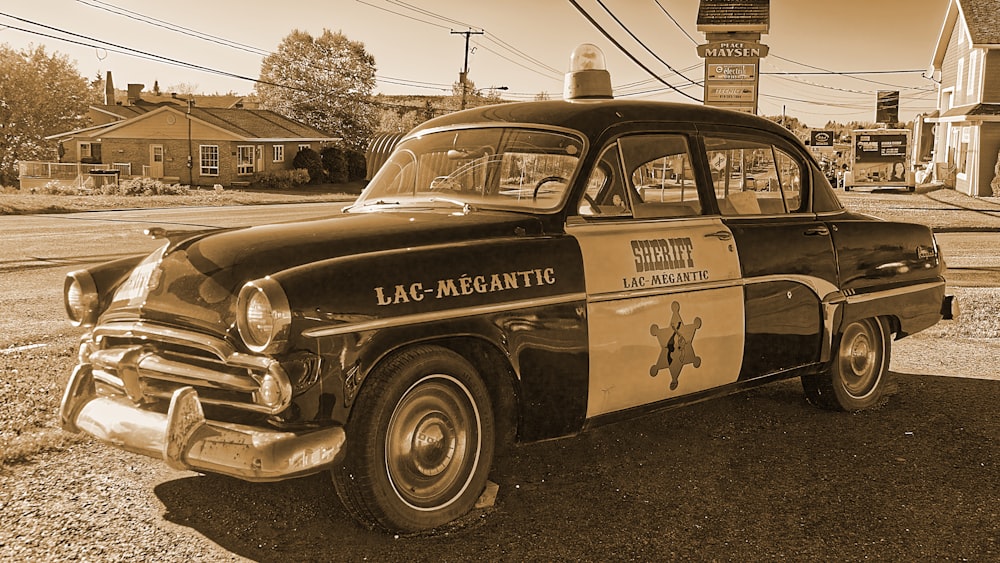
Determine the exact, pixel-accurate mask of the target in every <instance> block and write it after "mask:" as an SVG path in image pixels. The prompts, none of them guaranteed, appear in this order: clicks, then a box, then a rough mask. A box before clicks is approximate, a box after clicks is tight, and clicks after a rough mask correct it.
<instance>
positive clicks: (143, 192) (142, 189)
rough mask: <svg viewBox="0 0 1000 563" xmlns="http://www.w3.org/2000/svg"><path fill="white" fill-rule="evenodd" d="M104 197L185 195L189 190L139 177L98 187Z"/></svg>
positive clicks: (177, 185) (184, 187)
mask: <svg viewBox="0 0 1000 563" xmlns="http://www.w3.org/2000/svg"><path fill="white" fill-rule="evenodd" d="M99 190H100V193H101V194H104V195H124V196H151V195H187V194H189V193H191V188H189V187H188V186H182V185H180V184H164V183H163V182H161V181H159V180H157V179H156V178H147V177H145V176H139V177H137V178H130V179H128V180H122V181H120V182H118V185H117V186H116V185H114V184H106V185H104V186H101V187H100V189H99Z"/></svg>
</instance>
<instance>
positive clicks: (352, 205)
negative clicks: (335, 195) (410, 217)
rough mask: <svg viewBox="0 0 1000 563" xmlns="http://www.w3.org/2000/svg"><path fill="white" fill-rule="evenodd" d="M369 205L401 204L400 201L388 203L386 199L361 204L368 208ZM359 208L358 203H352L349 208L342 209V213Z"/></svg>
mask: <svg viewBox="0 0 1000 563" xmlns="http://www.w3.org/2000/svg"><path fill="white" fill-rule="evenodd" d="M369 205H399V202H398V201H386V200H384V199H379V200H376V201H366V202H364V203H362V204H361V207H368V206H369ZM357 206H358V204H357V203H352V204H351V205H348V206H347V207H345V208H343V209H341V211H342V212H344V211H348V210H350V209H353V208H355V207H357Z"/></svg>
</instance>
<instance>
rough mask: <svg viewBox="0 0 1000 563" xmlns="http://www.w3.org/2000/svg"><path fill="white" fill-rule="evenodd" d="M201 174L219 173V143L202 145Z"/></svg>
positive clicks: (215, 174)
mask: <svg viewBox="0 0 1000 563" xmlns="http://www.w3.org/2000/svg"><path fill="white" fill-rule="evenodd" d="M200 149H201V175H202V176H218V175H219V145H201V146H200Z"/></svg>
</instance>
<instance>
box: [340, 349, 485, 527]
mask: <svg viewBox="0 0 1000 563" xmlns="http://www.w3.org/2000/svg"><path fill="white" fill-rule="evenodd" d="M495 434H496V432H495V428H494V419H493V410H492V407H491V403H490V396H489V391H488V390H487V388H486V385H485V384H484V383H483V381H482V379H481V378H480V376H479V374H478V373H477V371H476V369H475V368H474V367H473V366H472V365H471V364H470V363H469V362H468V361H466V360H465V359H464V358H462V357H461V356H459V355H458V354H456V353H455V352H452V351H450V350H447V349H444V348H440V347H437V346H420V347H416V348H412V349H410V350H407V351H404V352H402V353H399V354H397V355H395V356H394V357H392V358H390V359H388V360H386V361H384V362H383V363H382V364H380V366H379V367H377V368H376V369H375V370H374V371H373V372H372V374H371V375H369V376H368V380H367V381H366V382H365V385H364V387H363V388H362V390H361V393H360V394H359V396H358V399H357V401H356V402H355V404H354V407H353V411H352V414H351V420H350V422H349V423H348V428H347V450H346V452H345V455H344V461H343V463H342V464H341V465H340V466H339V467H337V468H335V469H334V470H333V482H334V485H335V486H336V489H337V493H338V495H339V496H340V498H341V500H342V501H343V502H344V505H345V506H346V508H347V509H348V510H349V511H350V512H351V513H352V514H353V516H355V517H356V518H358V519H359V520H360V521H362V522H364V523H366V524H370V525H375V526H379V527H382V528H384V529H386V530H389V531H404V532H414V531H420V530H426V529H431V528H435V527H437V526H440V525H442V524H445V523H447V522H450V521H452V520H454V519H456V518H458V517H460V516H462V515H464V514H466V513H467V512H469V511H470V510H472V508H473V506H474V505H475V503H476V500H477V499H478V498H479V496H480V494H481V493H482V492H483V489H484V488H485V487H486V480H487V477H488V475H489V470H490V465H491V464H492V462H493V452H494V446H495V439H496V436H495Z"/></svg>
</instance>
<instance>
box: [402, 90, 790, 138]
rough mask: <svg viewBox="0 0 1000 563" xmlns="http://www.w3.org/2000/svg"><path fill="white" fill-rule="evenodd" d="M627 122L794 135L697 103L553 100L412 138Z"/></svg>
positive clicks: (472, 113)
mask: <svg viewBox="0 0 1000 563" xmlns="http://www.w3.org/2000/svg"><path fill="white" fill-rule="evenodd" d="M628 122H663V123H685V124H689V125H693V126H695V127H697V126H698V125H715V126H719V125H729V126H739V127H747V128H752V129H757V130H762V131H768V132H770V133H772V134H777V135H781V136H783V137H784V138H786V139H791V138H794V135H792V134H791V133H790V132H789V131H788V130H786V129H784V128H783V127H781V126H779V125H778V124H776V123H774V122H772V121H769V120H767V119H764V118H762V117H757V116H755V115H751V114H747V113H741V112H737V111H732V110H726V109H721V108H715V107H709V106H701V105H695V104H685V103H674V102H656V101H645V100H616V99H607V100H581V101H563V100H551V101H541V102H517V103H507V104H497V105H490V106H482V107H478V108H473V109H467V110H463V111H458V112H454V113H450V114H447V115H444V116H441V117H437V118H434V119H431V120H428V121H426V122H424V123H422V124H421V125H419V126H418V127H417V128H415V129H414V130H413V131H411V132H410V134H409V135H408V136H410V135H414V134H417V133H420V132H423V131H427V130H431V129H437V128H441V127H452V126H457V125H472V124H497V123H510V124H538V125H546V126H552V127H563V128H568V129H573V130H577V131H580V132H581V133H583V134H584V135H586V136H587V137H588V138H590V139H592V140H593V139H596V138H598V137H599V136H600V135H601V134H602V133H603V132H604V131H606V130H607V129H608V128H609V127H611V126H614V125H620V124H623V123H628Z"/></svg>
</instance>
